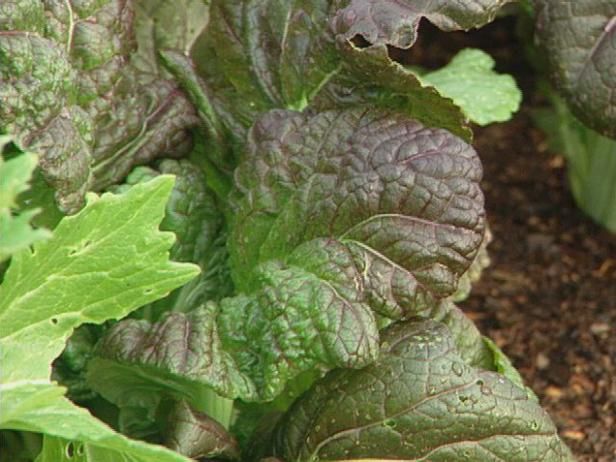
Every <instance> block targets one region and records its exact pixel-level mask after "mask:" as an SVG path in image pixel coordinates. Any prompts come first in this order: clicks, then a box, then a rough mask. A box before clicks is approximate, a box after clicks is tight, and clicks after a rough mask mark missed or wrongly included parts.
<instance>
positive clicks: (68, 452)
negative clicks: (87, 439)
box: [64, 441, 75, 459]
mask: <svg viewBox="0 0 616 462" xmlns="http://www.w3.org/2000/svg"><path fill="white" fill-rule="evenodd" d="M64 452H65V454H66V457H67V458H68V459H72V458H73V455H74V454H75V446H73V442H72V441H71V442H70V443H68V444H67V445H66V448H64Z"/></svg>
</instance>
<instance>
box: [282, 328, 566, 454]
mask: <svg viewBox="0 0 616 462" xmlns="http://www.w3.org/2000/svg"><path fill="white" fill-rule="evenodd" d="M381 348H382V352H381V353H382V354H381V357H380V358H379V360H378V361H377V362H376V363H375V364H373V365H371V366H368V367H367V368H365V369H362V370H359V371H334V372H332V373H330V374H329V375H327V376H326V377H325V378H324V379H323V380H321V381H320V382H317V384H316V385H315V386H314V387H313V388H312V389H311V391H309V392H308V393H307V394H306V395H304V397H302V398H301V399H300V400H299V401H298V402H296V404H295V405H294V406H293V407H292V408H291V410H290V411H289V412H288V413H287V415H286V416H285V417H284V418H283V419H282V420H281V421H280V422H279V424H278V432H277V437H276V438H275V442H274V448H273V453H274V455H275V456H277V457H280V458H282V459H284V460H287V461H298V462H301V461H334V460H357V461H359V460H405V461H410V460H414V461H415V460H425V461H428V460H430V461H443V462H444V461H453V460H476V461H493V460H501V461H522V460H524V461H530V460H532V461H573V457H572V455H571V453H570V452H569V450H568V449H567V448H566V446H565V445H564V444H563V443H562V441H561V440H560V439H559V438H558V435H557V433H556V428H555V426H554V424H553V423H552V422H551V420H550V418H549V417H548V415H547V414H546V413H545V411H543V410H542V409H541V407H540V406H539V405H538V403H537V402H536V401H535V400H534V399H531V398H529V397H528V396H527V394H526V391H525V390H524V389H522V388H519V387H518V386H517V385H515V384H514V383H512V382H511V381H509V380H508V379H507V378H505V377H504V376H502V375H500V374H498V373H495V372H488V371H484V370H481V369H477V368H475V367H472V366H469V365H468V364H467V363H466V362H465V361H464V360H463V359H462V358H461V356H460V354H459V353H458V351H457V350H456V346H455V343H454V341H453V340H452V337H451V334H450V332H449V330H448V329H447V328H446V327H445V326H444V325H443V324H440V323H436V322H434V321H420V322H416V321H410V322H403V323H398V324H396V325H394V326H392V327H391V328H389V329H387V331H386V332H385V333H384V334H383V343H382V346H381Z"/></svg>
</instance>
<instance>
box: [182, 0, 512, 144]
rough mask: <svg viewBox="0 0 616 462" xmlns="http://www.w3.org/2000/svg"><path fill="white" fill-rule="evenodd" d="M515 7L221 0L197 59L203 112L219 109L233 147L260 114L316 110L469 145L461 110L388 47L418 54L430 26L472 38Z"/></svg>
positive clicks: (196, 51)
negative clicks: (371, 110) (391, 120)
mask: <svg viewBox="0 0 616 462" xmlns="http://www.w3.org/2000/svg"><path fill="white" fill-rule="evenodd" d="M507 1H509V0H498V1H493V0H491V1H487V0H482V1H480V2H473V3H472V4H468V3H466V2H458V3H456V4H455V5H449V4H447V3H446V2H443V1H437V2H428V1H425V0H423V1H419V2H417V1H415V2H410V1H391V0H388V1H376V0H352V1H348V0H345V1H325V0H319V1H316V2H315V1H306V0H293V1H280V0H267V1H255V0H231V1H229V0H214V1H213V2H212V5H211V9H210V13H211V18H210V24H209V27H208V29H207V33H206V34H204V35H203V36H202V37H201V39H200V40H198V41H197V42H196V43H195V46H194V47H193V50H192V53H191V56H192V58H193V60H194V61H195V62H196V65H197V68H198V71H199V73H200V75H201V76H203V77H204V80H205V85H206V87H207V88H206V89H205V90H204V91H203V92H202V93H203V94H204V95H209V96H207V97H206V98H200V102H201V103H202V104H201V106H202V107H204V108H208V109H209V108H211V107H213V108H215V109H216V112H217V114H218V116H219V119H220V122H221V123H222V125H223V126H224V127H225V129H226V131H227V132H228V134H229V137H230V138H231V139H232V140H233V141H232V142H233V143H235V144H241V143H242V142H243V140H244V135H245V132H246V130H247V129H248V128H249V127H250V126H251V125H252V124H253V123H254V122H255V120H256V119H257V117H258V115H259V114H260V113H263V112H265V111H267V110H269V109H274V108H284V109H292V110H297V111H301V110H303V109H304V108H306V107H308V106H314V108H316V109H317V110H319V111H323V110H328V109H338V108H341V107H349V106H363V107H374V106H378V107H382V108H388V109H395V110H398V111H401V112H404V113H405V114H407V115H408V116H410V117H413V118H415V119H418V120H420V121H421V122H422V123H424V124H425V125H427V126H431V127H442V128H445V129H447V130H449V131H451V132H452V133H455V134H457V135H459V136H461V137H462V138H464V139H466V140H470V138H471V132H470V129H469V127H468V126H467V125H466V121H465V118H464V114H463V113H462V112H461V111H460V109H459V108H458V107H457V106H456V105H455V104H454V103H453V102H452V101H451V99H449V98H447V97H443V96H441V95H440V94H439V93H438V92H437V91H436V90H435V89H434V88H432V87H429V86H424V85H422V84H421V82H420V80H419V79H418V78H417V77H416V76H415V75H414V74H413V73H411V72H409V71H407V70H406V69H405V68H404V67H403V66H401V65H400V64H399V63H397V62H395V60H394V59H392V58H391V56H390V53H389V48H388V47H395V48H402V49H406V48H410V47H411V46H412V45H413V44H414V43H415V40H416V35H417V28H418V26H419V22H420V20H421V19H422V18H427V19H428V20H430V21H432V22H433V23H434V24H435V25H437V26H438V27H441V28H443V29H444V30H460V29H470V28H473V27H479V26H481V25H483V24H485V23H487V22H489V21H491V20H492V19H493V18H494V16H495V14H496V12H497V10H498V9H499V8H500V7H501V6H502V5H503V4H504V3H507ZM362 39H363V41H364V42H365V43H362ZM192 80H193V82H194V81H195V79H192ZM193 99H194V98H193ZM203 103H205V104H203ZM197 105H198V106H199V104H197ZM202 112H203V113H207V112H208V111H202ZM207 120H211V118H209V117H208V118H207Z"/></svg>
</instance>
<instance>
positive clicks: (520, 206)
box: [463, 106, 616, 462]
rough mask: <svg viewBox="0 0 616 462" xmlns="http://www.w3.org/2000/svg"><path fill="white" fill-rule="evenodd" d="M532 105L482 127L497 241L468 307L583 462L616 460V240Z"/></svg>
mask: <svg viewBox="0 0 616 462" xmlns="http://www.w3.org/2000/svg"><path fill="white" fill-rule="evenodd" d="M531 110H532V108H529V107H528V106H525V107H524V108H523V109H522V111H521V113H520V114H519V115H518V116H516V118H515V119H514V120H513V121H512V122H510V123H508V124H503V125H495V126H491V127H488V128H486V129H482V130H479V131H477V137H476V147H477V150H478V152H479V153H480V155H481V157H482V159H483V162H484V168H485V179H484V182H483V188H484V191H485V195H486V206H487V210H488V218H489V221H490V226H491V229H492V231H493V234H494V240H493V242H492V244H491V245H490V248H489V249H490V255H491V258H492V264H491V266H490V267H489V268H488V269H487V270H486V271H485V273H484V275H483V277H482V280H481V281H480V282H479V283H478V284H477V285H476V286H475V287H474V288H473V295H472V297H471V298H470V299H469V300H468V301H467V302H466V303H464V306H463V308H464V309H465V310H466V312H467V313H468V314H469V315H471V317H473V318H474V320H475V321H476V322H477V324H478V325H479V327H480V329H481V330H482V332H484V333H485V334H486V335H488V336H490V337H491V338H493V339H494V340H495V342H496V343H497V344H498V345H499V346H500V347H501V348H503V350H504V351H505V353H507V354H508V355H509V356H510V357H511V359H512V360H513V362H514V364H515V365H516V366H517V367H518V368H519V370H520V372H521V373H522V375H523V376H524V377H525V379H526V380H527V382H528V384H529V385H530V386H531V388H532V389H533V390H535V392H536V393H537V394H538V395H539V397H540V399H541V401H542V403H543V405H544V406H545V408H546V409H547V410H548V412H549V413H550V414H551V416H552V418H553V419H554V421H555V422H556V424H557V425H558V427H559V428H560V430H561V435H562V436H563V438H564V439H565V440H566V441H567V443H568V444H569V445H570V447H571V448H572V449H573V451H574V453H575V454H576V456H577V457H578V460H579V461H605V462H608V461H609V462H613V461H615V460H616V236H614V235H610V234H608V233H607V232H605V231H602V230H601V229H600V228H599V227H597V226H596V225H594V224H593V223H592V222H591V221H590V220H589V219H588V218H586V217H585V216H584V215H583V213H582V212H581V211H579V210H578V209H577V208H576V207H575V204H574V203H573V201H572V199H571V196H570V194H569V191H568V188H567V184H566V178H565V175H566V172H565V166H564V162H563V159H562V158H561V157H559V156H558V154H555V153H549V152H546V145H545V142H544V138H543V136H542V134H541V133H540V132H539V131H538V130H536V129H535V128H534V127H533V124H532V120H531V118H530V116H529V113H530V111H531Z"/></svg>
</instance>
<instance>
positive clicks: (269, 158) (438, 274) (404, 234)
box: [90, 110, 484, 402]
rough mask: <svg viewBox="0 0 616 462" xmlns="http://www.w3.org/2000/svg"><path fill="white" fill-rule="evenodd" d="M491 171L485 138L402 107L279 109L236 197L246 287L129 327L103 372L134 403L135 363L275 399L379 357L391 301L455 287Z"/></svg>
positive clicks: (265, 124)
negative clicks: (130, 373) (422, 120)
mask: <svg viewBox="0 0 616 462" xmlns="http://www.w3.org/2000/svg"><path fill="white" fill-rule="evenodd" d="M480 178H481V165H480V163H479V160H478V158H477V156H476V154H475V152H474V151H473V149H472V148H471V147H470V146H469V145H467V144H466V143H464V142H463V141H462V140H460V139H458V138H456V137H455V136H453V135H451V134H450V133H449V132H447V131H445V130H440V129H428V128H425V127H423V126H422V125H421V124H419V123H418V122H415V121H411V120H409V119H407V118H405V117H403V116H401V115H399V114H395V113H388V112H379V111H365V110H346V111H330V112H325V113H321V114H318V115H314V116H311V115H307V114H300V113H296V112H291V111H272V112H270V113H268V114H266V115H265V116H264V117H262V118H261V119H260V121H259V122H258V124H256V125H255V127H253V129H252V130H251V134H250V138H249V142H248V149H247V152H246V154H245V160H244V162H243V163H242V165H241V166H240V168H239V169H238V171H237V172H236V184H237V187H236V190H235V191H234V195H233V201H232V202H233V204H234V208H235V210H236V215H235V218H234V220H233V221H234V222H233V223H232V230H233V231H232V234H231V236H230V238H229V250H230V253H231V258H232V268H231V269H232V275H233V277H234V281H235V283H236V287H238V288H239V290H240V292H242V294H241V295H238V296H236V297H233V298H227V299H223V300H221V301H220V302H218V303H214V302H210V303H207V304H205V305H204V306H202V307H200V308H199V309H197V310H194V311H192V312H190V313H187V314H186V315H184V314H180V313H177V314H172V315H169V316H167V317H166V318H163V319H162V320H161V321H160V322H158V323H156V324H154V325H150V324H148V323H147V322H144V321H124V322H122V323H119V324H118V325H116V326H114V328H113V329H111V330H110V332H109V333H108V335H107V336H106V337H105V339H104V340H103V342H102V343H101V344H100V355H101V359H98V360H94V362H93V363H92V367H91V372H90V373H91V374H92V380H91V383H92V386H94V387H95V388H97V389H98V390H99V391H100V392H101V393H102V394H103V395H104V396H106V397H107V398H108V399H110V400H111V401H113V402H118V400H121V399H122V396H121V389H122V387H116V386H114V384H113V381H111V380H109V377H112V376H113V377H122V376H124V375H125V374H126V373H127V372H126V370H127V369H130V368H133V369H134V370H135V371H137V370H139V371H140V372H139V373H138V376H139V377H141V378H140V379H139V380H142V378H143V377H147V376H148V375H149V376H151V380H150V382H151V384H152V386H154V387H159V388H160V387H161V384H162V388H163V389H164V388H167V389H168V390H169V392H171V393H172V394H179V395H180V396H184V397H187V398H188V399H189V400H190V399H193V400H194V396H195V392H194V389H193V387H194V384H195V383H201V384H205V385H209V386H211V387H212V388H214V389H215V390H216V391H217V392H218V393H220V394H222V395H224V396H227V397H241V398H243V399H245V400H253V401H254V400H268V399H273V398H274V397H275V396H276V395H278V394H279V393H280V392H281V391H282V390H283V389H284V387H285V384H286V383H287V382H288V381H289V380H291V379H293V378H294V377H296V376H297V375H298V374H300V373H302V372H303V371H310V370H328V369H331V368H334V367H362V366H365V365H366V364H368V363H370V362H372V361H373V360H374V359H375V358H376V355H377V352H378V346H377V342H378V333H377V330H378V327H377V323H376V319H375V316H376V314H378V315H379V316H383V317H386V318H389V319H400V318H402V317H407V316H411V315H421V316H429V315H430V313H432V311H433V309H434V306H435V304H438V302H439V300H441V299H443V298H445V297H447V296H449V295H451V294H452V293H453V292H454V291H455V289H456V286H457V279H458V278H459V276H460V275H462V274H463V273H465V272H466V270H467V268H468V267H469V266H470V264H471V262H472V261H473V259H474V258H475V255H476V253H477V251H478V249H479V246H480V244H481V242H482V239H483V232H484V210H483V196H482V194H481V191H480V189H479V185H478V182H479V180H480ZM128 365H130V367H129V366H128ZM114 367H117V368H118V371H117V372H116V373H114V372H113V368H114ZM103 371H105V372H103ZM99 374H100V377H103V376H105V377H106V378H107V380H105V381H103V380H97V379H96V377H97V376H99ZM173 377H176V379H172V378H173ZM120 380H121V379H120ZM134 380H137V379H134ZM170 380H176V382H177V384H178V385H177V386H176V387H175V388H174V387H173V386H170V385H169V383H170ZM187 382H188V383H187ZM191 384H192V385H191Z"/></svg>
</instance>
